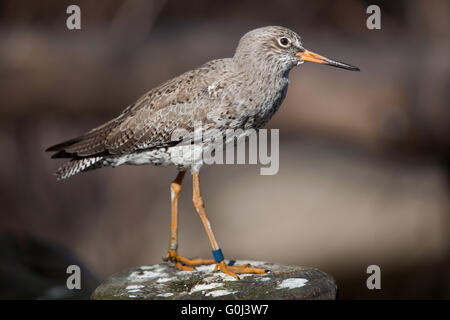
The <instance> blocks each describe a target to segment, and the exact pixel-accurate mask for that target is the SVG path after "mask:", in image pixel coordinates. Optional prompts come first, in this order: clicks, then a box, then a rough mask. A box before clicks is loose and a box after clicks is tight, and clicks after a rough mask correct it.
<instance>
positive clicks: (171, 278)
mask: <svg viewBox="0 0 450 320" xmlns="http://www.w3.org/2000/svg"><path fill="white" fill-rule="evenodd" d="M175 280H177V277H170V278H160V279H158V280H156V282H158V283H165V282H169V281H175Z"/></svg>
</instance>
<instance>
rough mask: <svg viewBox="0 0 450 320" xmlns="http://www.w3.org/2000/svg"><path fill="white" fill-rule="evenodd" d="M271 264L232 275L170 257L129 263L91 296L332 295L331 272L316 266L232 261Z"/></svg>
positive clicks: (274, 297)
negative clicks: (179, 266) (184, 267)
mask: <svg viewBox="0 0 450 320" xmlns="http://www.w3.org/2000/svg"><path fill="white" fill-rule="evenodd" d="M244 263H250V265H251V266H253V267H257V268H263V269H267V270H269V272H268V273H265V274H240V275H239V277H240V280H236V279H234V278H233V277H231V276H228V275H226V274H224V273H222V272H214V265H204V266H199V267H196V268H195V271H192V272H191V271H179V270H176V269H175V267H174V266H173V265H172V264H170V263H161V264H156V265H152V266H142V267H139V268H132V269H129V270H125V271H122V272H119V273H117V274H115V275H113V276H112V277H111V278H109V279H108V280H106V281H105V282H104V283H103V284H101V285H100V286H99V287H98V288H97V289H96V290H95V291H94V293H93V294H92V297H91V299H94V300H104V299H114V300H115V299H144V300H158V299H164V300H172V299H179V300H189V299H195V300H205V299H227V300H238V299H249V300H252V299H266V300H267V299H269V300H304V299H335V298H336V292H337V286H336V282H335V281H334V279H333V277H332V276H330V275H329V274H326V273H325V272H322V271H320V270H318V269H315V268H309V267H296V266H284V265H277V264H272V263H267V262H258V261H240V260H238V261H236V263H235V264H236V265H239V264H244Z"/></svg>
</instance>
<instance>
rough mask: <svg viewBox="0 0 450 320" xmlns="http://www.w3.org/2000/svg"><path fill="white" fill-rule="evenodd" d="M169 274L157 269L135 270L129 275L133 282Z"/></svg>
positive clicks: (163, 276)
mask: <svg viewBox="0 0 450 320" xmlns="http://www.w3.org/2000/svg"><path fill="white" fill-rule="evenodd" d="M167 276H168V274H167V273H165V272H156V271H134V272H132V273H131V274H130V276H129V277H128V280H130V281H132V282H141V281H146V280H149V279H154V278H167Z"/></svg>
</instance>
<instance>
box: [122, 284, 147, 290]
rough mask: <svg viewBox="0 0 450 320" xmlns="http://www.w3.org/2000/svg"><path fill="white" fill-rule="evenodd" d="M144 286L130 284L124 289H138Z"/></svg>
mask: <svg viewBox="0 0 450 320" xmlns="http://www.w3.org/2000/svg"><path fill="white" fill-rule="evenodd" d="M144 287H145V286H142V285H138V284H132V285H130V286H128V287H126V288H125V289H127V290H139V289H141V288H144Z"/></svg>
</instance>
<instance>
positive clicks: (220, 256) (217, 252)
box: [212, 248, 223, 262]
mask: <svg viewBox="0 0 450 320" xmlns="http://www.w3.org/2000/svg"><path fill="white" fill-rule="evenodd" d="M212 254H213V256H214V259H215V260H216V261H217V262H220V261H223V254H222V250H220V248H219V249H217V250H213V251H212Z"/></svg>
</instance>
